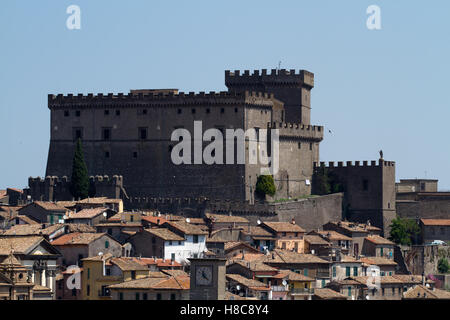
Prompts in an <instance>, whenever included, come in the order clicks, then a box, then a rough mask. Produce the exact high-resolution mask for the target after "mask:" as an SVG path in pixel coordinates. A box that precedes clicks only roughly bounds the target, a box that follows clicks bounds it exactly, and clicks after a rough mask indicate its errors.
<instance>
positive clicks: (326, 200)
mask: <svg viewBox="0 0 450 320" xmlns="http://www.w3.org/2000/svg"><path fill="white" fill-rule="evenodd" d="M225 84H226V86H227V87H228V91H226V92H210V93H205V92H200V93H197V94H196V93H193V92H189V93H184V92H178V90H177V89H160V90H158V89H152V90H150V89H148V90H131V91H130V93H128V94H123V93H119V94H116V95H115V94H112V93H109V94H107V95H103V94H101V93H100V94H97V95H93V94H91V93H90V94H87V95H83V94H78V95H73V94H68V95H66V96H64V95H62V94H58V95H49V96H48V107H49V109H50V111H51V139H50V148H49V154H48V162H47V169H46V176H47V178H46V179H45V180H39V179H30V189H32V191H33V190H35V192H34V193H33V192H32V193H33V198H36V199H38V196H39V194H41V197H42V194H45V200H50V201H52V200H62V199H61V198H67V197H69V195H68V194H67V192H66V191H64V190H63V189H64V188H63V187H60V189H59V191H58V183H59V185H60V186H62V185H64V184H66V185H67V183H68V182H67V178H66V177H67V176H70V174H71V170H72V157H73V153H74V149H75V142H76V140H78V139H79V138H80V139H81V140H82V143H83V150H84V154H85V161H86V164H87V167H88V170H89V174H90V175H91V176H92V177H91V183H94V184H95V185H96V186H99V187H97V189H99V190H101V191H102V192H100V193H101V195H111V194H114V195H120V196H121V197H125V198H126V199H124V200H125V201H126V203H128V206H129V207H133V208H145V207H147V208H158V209H161V208H166V209H167V208H170V209H167V210H178V211H180V210H181V211H183V210H182V209H183V208H185V209H186V210H187V212H196V213H197V214H198V211H199V210H200V211H201V210H212V211H215V212H222V213H223V212H225V213H226V212H233V213H235V214H242V215H247V216H250V217H251V218H252V219H254V218H255V217H257V216H264V217H265V219H268V220H281V221H283V220H285V219H284V218H286V217H289V218H295V219H296V220H297V221H298V222H299V223H302V221H303V223H304V224H305V225H308V226H309V227H310V228H317V227H318V226H321V224H320V223H322V222H323V221H325V222H327V221H326V220H328V221H329V220H333V219H334V220H339V219H341V218H342V216H343V213H344V215H345V216H346V218H348V219H354V220H356V221H361V222H366V221H367V220H371V221H372V223H373V224H374V225H376V226H378V227H381V228H383V229H384V230H385V232H386V230H387V227H388V226H389V224H390V221H391V220H392V218H393V217H395V163H394V162H389V161H384V160H383V159H380V161H379V163H378V164H377V163H376V162H375V161H372V162H371V163H370V165H369V164H368V163H367V162H364V163H363V165H360V163H359V162H356V163H355V165H353V164H352V163H351V162H347V166H343V164H342V163H341V162H339V163H338V165H337V166H334V163H330V165H329V166H328V168H329V171H330V172H333V174H334V176H335V177H336V178H337V179H339V181H340V182H341V183H342V185H343V186H344V190H343V192H344V193H343V194H344V197H343V196H342V193H340V194H337V196H335V197H318V198H316V199H311V198H308V196H310V195H311V194H312V192H313V191H314V190H313V189H312V185H311V184H312V183H311V182H312V181H313V180H314V179H313V178H314V176H315V175H317V169H318V168H319V167H323V166H324V165H325V164H324V163H321V164H320V165H319V145H320V142H321V141H322V140H323V136H324V129H323V127H322V126H316V125H312V124H311V123H310V120H311V90H312V89H313V88H314V74H313V73H311V72H309V71H306V70H300V71H298V72H297V71H296V70H285V69H281V70H275V69H273V70H271V72H270V73H268V72H267V70H265V69H263V70H262V71H261V72H260V71H258V70H255V71H254V72H253V73H250V71H248V70H246V71H244V72H243V73H241V72H240V71H239V70H236V71H234V72H231V71H225ZM194 121H201V122H202V126H203V128H205V129H209V128H215V129H218V130H220V131H221V132H222V133H224V131H225V129H243V130H244V131H245V130H247V129H251V128H255V129H256V132H259V130H261V129H268V130H270V129H278V130H279V131H278V132H279V170H278V171H277V172H276V173H275V174H274V180H275V185H276V195H275V197H274V198H275V200H283V201H281V203H278V204H276V205H275V204H262V203H261V202H260V201H258V199H255V186H256V181H257V178H258V175H260V174H261V172H262V167H263V166H262V165H261V164H259V163H258V164H252V163H249V162H248V161H245V163H242V164H239V163H235V164H226V165H221V164H204V163H201V164H179V165H176V164H174V163H173V161H172V159H171V152H172V150H173V148H174V146H175V145H176V144H177V143H178V142H177V141H172V139H171V134H172V132H173V131H174V130H176V129H180V128H183V129H187V130H188V131H189V132H193V131H194ZM201 143H202V145H203V146H205V145H206V144H205V142H204V141H203V142H201ZM249 143H250V141H249V140H248V139H247V140H246V141H245V150H246V152H247V153H248V152H250V151H249ZM266 143H267V144H268V146H267V150H268V153H270V152H271V151H270V150H271V148H270V146H269V144H270V141H269V139H268V140H267V141H266ZM225 153H226V150H224V154H225ZM234 156H235V154H234ZM246 160H248V154H247V155H246ZM94 176H100V177H106V178H105V180H104V181H103V179H100V178H96V177H94ZM59 177H63V178H59ZM109 177H112V180H110V178H109ZM50 180H52V181H50ZM50 188H51V191H50ZM61 188H62V189H61ZM36 190H38V191H36ZM55 191H56V192H55ZM98 195H100V194H98ZM301 198H304V199H301ZM290 199H292V201H291V200H290ZM318 206H319V207H318ZM180 208H181V209H180ZM243 208H245V209H243ZM343 208H344V210H343ZM186 210H185V211H184V212H186ZM311 212H314V214H315V215H316V216H311ZM310 220H311V221H312V222H311V221H310ZM314 221H317V222H314ZM322 224H323V223H322Z"/></svg>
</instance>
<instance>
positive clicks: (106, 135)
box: [102, 128, 111, 140]
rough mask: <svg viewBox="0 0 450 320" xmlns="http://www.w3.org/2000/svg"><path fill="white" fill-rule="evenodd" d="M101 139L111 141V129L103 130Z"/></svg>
mask: <svg viewBox="0 0 450 320" xmlns="http://www.w3.org/2000/svg"><path fill="white" fill-rule="evenodd" d="M102 139H103V140H111V128H103V129H102Z"/></svg>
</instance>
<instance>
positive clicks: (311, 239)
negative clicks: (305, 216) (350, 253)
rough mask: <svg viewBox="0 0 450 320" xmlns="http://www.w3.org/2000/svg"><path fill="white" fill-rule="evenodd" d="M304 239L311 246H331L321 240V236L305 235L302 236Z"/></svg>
mask: <svg viewBox="0 0 450 320" xmlns="http://www.w3.org/2000/svg"><path fill="white" fill-rule="evenodd" d="M304 239H305V241H306V242H308V243H309V244H313V245H323V246H330V245H331V243H329V242H328V241H326V240H325V239H323V238H322V237H321V236H317V235H306V236H304Z"/></svg>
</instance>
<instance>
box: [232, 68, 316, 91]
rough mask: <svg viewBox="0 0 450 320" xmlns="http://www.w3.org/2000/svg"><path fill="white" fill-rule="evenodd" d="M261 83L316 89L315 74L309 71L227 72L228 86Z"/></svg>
mask: <svg viewBox="0 0 450 320" xmlns="http://www.w3.org/2000/svg"><path fill="white" fill-rule="evenodd" d="M261 83H266V84H269V83H274V84H275V83H276V84H283V83H285V84H299V85H304V86H307V87H310V88H313V87H314V73H312V72H309V71H307V70H299V71H298V72H297V70H295V69H290V70H286V69H279V70H278V69H272V70H271V71H270V73H269V72H267V69H262V70H261V71H260V70H254V71H253V73H250V71H249V70H245V71H244V72H243V73H241V71H240V70H235V71H234V72H232V71H230V70H225V84H226V85H227V86H233V85H256V84H261Z"/></svg>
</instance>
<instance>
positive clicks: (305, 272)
mask: <svg viewBox="0 0 450 320" xmlns="http://www.w3.org/2000/svg"><path fill="white" fill-rule="evenodd" d="M303 275H304V276H305V277H307V276H308V269H307V268H305V269H304V270H303Z"/></svg>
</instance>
